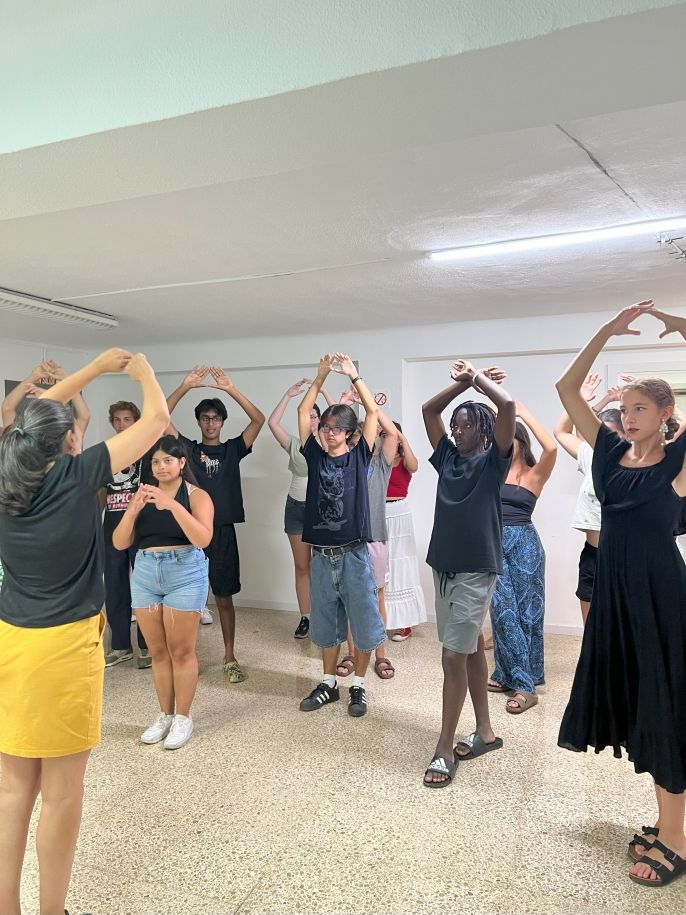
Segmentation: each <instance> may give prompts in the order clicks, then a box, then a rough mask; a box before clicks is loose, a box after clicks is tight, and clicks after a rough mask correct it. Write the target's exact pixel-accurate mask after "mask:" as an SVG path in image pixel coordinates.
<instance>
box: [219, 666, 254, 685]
mask: <svg viewBox="0 0 686 915" xmlns="http://www.w3.org/2000/svg"><path fill="white" fill-rule="evenodd" d="M224 673H225V674H226V675H227V677H228V678H229V683H242V682H243V680H247V679H248V675H247V674H246V673H244V672H243V671H242V670H241V668H240V665H239V663H238V661H229V662H228V663H227V664H225V665H224Z"/></svg>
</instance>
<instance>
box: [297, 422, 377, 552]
mask: <svg viewBox="0 0 686 915" xmlns="http://www.w3.org/2000/svg"><path fill="white" fill-rule="evenodd" d="M300 451H301V452H302V453H303V455H304V456H305V460H306V461H307V497H306V499H305V523H304V527H303V533H302V539H303V540H304V541H305V543H314V544H316V545H317V546H343V545H344V544H346V543H352V542H353V541H355V540H371V539H372V534H371V524H370V519H369V494H368V490H367V468H368V466H369V462H370V461H371V459H372V453H371V451H370V450H369V446H368V445H367V442H366V440H365V439H364V438H361V439H360V441H359V444H358V445H356V446H355V448H353V449H352V450H351V451H348V452H346V453H345V454H341V455H339V457H330V456H329V455H328V454H327V453H326V451H324V449H323V448H322V447H321V446H320V445H319V443H318V442H317V441H316V439H315V438H314V436H313V435H311V436H310V437H309V438H308V440H307V441H306V442H305V444H304V445H303V446H302V448H301V449H300Z"/></svg>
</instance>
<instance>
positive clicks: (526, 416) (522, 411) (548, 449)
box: [515, 402, 557, 485]
mask: <svg viewBox="0 0 686 915" xmlns="http://www.w3.org/2000/svg"><path fill="white" fill-rule="evenodd" d="M515 406H516V409H517V416H518V417H519V418H520V419H521V421H522V422H523V423H524V425H525V426H527V427H528V428H529V429H530V430H531V432H532V434H533V436H534V438H535V439H536V441H537V442H538V444H539V445H540V446H541V456H540V458H539V459H538V462H537V463H536V465H535V467H532V468H531V472H532V473H533V475H534V476H535V477H536V479H537V480H538V481H539V482H540V483H541V485H542V484H543V483H545V482H547V480H549V479H550V474H551V473H552V472H553V468H554V467H555V461H556V460H557V443H556V442H555V439H554V438H553V436H552V435H551V434H550V433H549V432H548V430H547V429H546V428H545V426H542V425H541V423H539V421H538V420H537V419H536V417H535V416H534V415H533V414H532V413H530V412H529V410H527V408H526V407H525V406H524V404H522V403H519V402H517V403H516V404H515Z"/></svg>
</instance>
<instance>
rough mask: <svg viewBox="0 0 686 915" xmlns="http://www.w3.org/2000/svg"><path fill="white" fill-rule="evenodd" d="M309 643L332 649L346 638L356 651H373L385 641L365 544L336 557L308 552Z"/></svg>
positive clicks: (384, 632) (384, 631)
mask: <svg viewBox="0 0 686 915" xmlns="http://www.w3.org/2000/svg"><path fill="white" fill-rule="evenodd" d="M310 602H311V605H312V610H311V613H310V639H311V641H312V642H314V644H315V645H317V646H318V647H319V648H333V646H334V645H340V644H341V643H342V642H345V640H346V639H347V637H348V622H349V623H350V629H351V630H352V635H353V642H354V643H355V647H356V648H357V649H359V651H374V649H375V648H378V647H379V645H382V644H383V643H384V642H385V641H386V629H385V628H384V624H383V622H382V620H381V614H380V613H379V604H378V601H377V599H376V586H375V584H374V576H373V574H372V567H371V564H370V561H369V550H368V549H367V544H366V543H359V544H358V545H357V546H356V547H355V548H354V549H352V550H350V551H349V552H347V553H342V554H341V555H338V556H327V555H325V554H324V553H319V552H317V550H312V565H311V567H310Z"/></svg>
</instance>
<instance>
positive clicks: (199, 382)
mask: <svg viewBox="0 0 686 915" xmlns="http://www.w3.org/2000/svg"><path fill="white" fill-rule="evenodd" d="M209 371H210V367H209V365H194V366H193V368H192V369H191V370H190V372H189V373H188V374H187V375H186V377H185V378H184V379H183V386H184V387H186V388H202V387H205V378H206V377H207V374H208V372H209Z"/></svg>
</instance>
